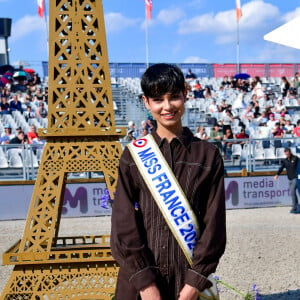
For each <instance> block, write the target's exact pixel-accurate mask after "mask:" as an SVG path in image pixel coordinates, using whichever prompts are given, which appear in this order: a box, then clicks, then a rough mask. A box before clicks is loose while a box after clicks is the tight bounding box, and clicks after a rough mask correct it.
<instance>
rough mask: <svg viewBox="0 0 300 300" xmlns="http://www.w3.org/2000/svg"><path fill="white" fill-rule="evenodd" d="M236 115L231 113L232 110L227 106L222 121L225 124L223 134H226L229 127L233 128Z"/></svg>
mask: <svg viewBox="0 0 300 300" xmlns="http://www.w3.org/2000/svg"><path fill="white" fill-rule="evenodd" d="M233 119H234V117H233V116H232V114H231V111H230V109H229V108H227V109H226V110H225V111H224V112H223V113H222V117H221V120H220V121H221V123H222V125H223V134H225V132H226V130H227V129H230V130H231V125H232V122H233Z"/></svg>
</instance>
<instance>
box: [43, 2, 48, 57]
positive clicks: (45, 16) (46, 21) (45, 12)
mask: <svg viewBox="0 0 300 300" xmlns="http://www.w3.org/2000/svg"><path fill="white" fill-rule="evenodd" d="M43 1H44V19H45V24H46V36H47V53H48V55H49V26H48V19H47V9H46V0H43Z"/></svg>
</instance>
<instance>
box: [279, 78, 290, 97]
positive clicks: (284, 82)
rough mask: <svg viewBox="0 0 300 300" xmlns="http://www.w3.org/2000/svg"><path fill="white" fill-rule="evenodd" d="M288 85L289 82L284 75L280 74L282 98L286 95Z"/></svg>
mask: <svg viewBox="0 0 300 300" xmlns="http://www.w3.org/2000/svg"><path fill="white" fill-rule="evenodd" d="M290 86H291V84H290V83H289V81H288V80H287V78H286V77H285V76H282V77H281V85H280V88H281V95H282V98H285V97H286V96H287V94H288V91H289V88H290Z"/></svg>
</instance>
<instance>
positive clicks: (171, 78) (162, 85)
mask: <svg viewBox="0 0 300 300" xmlns="http://www.w3.org/2000/svg"><path fill="white" fill-rule="evenodd" d="M141 88H142V90H143V93H144V96H145V97H146V98H149V97H151V98H154V97H160V96H162V95H164V94H166V93H172V94H175V93H180V92H183V93H184V92H185V89H186V87H185V79H184V75H183V73H182V71H181V70H180V69H179V68H178V67H177V66H174V65H171V64H165V63H159V64H155V65H152V66H150V67H149V68H148V69H147V70H146V71H145V73H144V74H143V76H142V79H141Z"/></svg>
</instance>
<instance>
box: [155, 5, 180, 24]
mask: <svg viewBox="0 0 300 300" xmlns="http://www.w3.org/2000/svg"><path fill="white" fill-rule="evenodd" d="M184 15H185V14H184V12H183V10H181V9H180V8H171V9H162V10H161V11H160V12H159V13H158V16H157V21H159V22H161V23H164V24H167V25H169V24H173V23H175V22H177V21H178V20H180V19H182V18H183V17H184Z"/></svg>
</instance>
